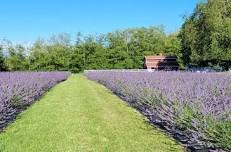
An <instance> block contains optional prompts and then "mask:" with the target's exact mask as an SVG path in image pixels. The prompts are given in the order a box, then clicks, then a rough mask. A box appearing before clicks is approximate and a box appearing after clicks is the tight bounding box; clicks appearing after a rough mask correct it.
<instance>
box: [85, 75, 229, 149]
mask: <svg viewBox="0 0 231 152" xmlns="http://www.w3.org/2000/svg"><path fill="white" fill-rule="evenodd" d="M86 76H87V77H88V78H89V79H91V80H94V81H96V82H99V83H101V84H103V85H105V86H106V87H107V88H109V89H110V90H111V91H113V92H114V93H115V94H116V95H118V96H119V97H120V98H122V99H123V100H125V101H127V103H129V104H130V105H131V106H133V107H135V108H136V109H138V110H139V111H140V112H141V113H142V114H143V115H145V116H147V117H148V118H149V120H150V121H151V122H152V123H154V124H156V125H158V126H160V127H161V128H164V129H165V130H167V131H168V132H169V133H171V134H172V135H173V136H174V137H176V138H177V139H178V140H180V141H181V142H182V143H185V144H186V145H187V147H188V148H190V149H192V150H205V151H208V150H216V151H222V150H221V149H223V150H225V151H229V150H231V90H230V89H231V77H230V74H228V73H191V72H135V71H133V72H131V71H110V70H109V71H86Z"/></svg>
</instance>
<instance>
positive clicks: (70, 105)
mask: <svg viewBox="0 0 231 152" xmlns="http://www.w3.org/2000/svg"><path fill="white" fill-rule="evenodd" d="M0 151H1V152H3V151H4V152H5V151H6V152H35V151H36V152H78V151H87V152H88V151H93V152H94V151H95V152H108V151H110V152H116V151H118V152H129V151H130V152H149V151H157V152H161V151H163V152H165V151H166V152H169V151H177V152H178V151H184V148H183V147H182V146H180V145H179V144H177V143H176V142H175V141H174V140H173V139H171V138H170V137H168V136H167V135H165V134H164V133H163V132H161V131H160V130H159V129H157V128H154V127H152V126H151V125H149V124H148V122H147V120H145V118H144V117H143V116H142V115H141V114H139V113H138V112H136V111H135V110H134V109H132V108H130V107H128V106H127V105H126V104H125V103H124V102H123V101H121V99H119V98H118V97H116V96H115V95H113V94H111V93H110V92H109V91H108V90H107V89H106V88H104V87H103V86H101V85H99V84H97V83H95V82H92V81H89V80H87V79H86V78H85V77H84V76H82V75H77V76H76V75H75V76H71V77H70V78H69V79H68V80H67V81H65V82H63V83H61V84H59V85H57V86H56V87H54V88H53V89H52V90H51V91H49V92H48V93H47V94H46V95H45V96H44V97H43V98H42V99H41V100H40V101H39V102H37V103H35V104H34V105H33V106H32V107H30V108H28V110H26V111H24V112H23V113H21V114H20V115H19V116H18V119H17V120H16V121H15V122H14V123H12V124H11V125H10V126H8V127H7V129H6V130H5V132H3V133H1V134H0Z"/></svg>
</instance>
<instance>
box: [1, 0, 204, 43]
mask: <svg viewBox="0 0 231 152" xmlns="http://www.w3.org/2000/svg"><path fill="white" fill-rule="evenodd" d="M199 1H200V0H5V1H1V9H0V39H2V38H6V39H9V40H12V41H13V42H18V43H23V42H33V41H34V40H36V39H37V38H38V37H41V38H48V37H49V36H51V35H53V34H57V33H63V32H66V33H70V34H71V35H72V36H73V38H74V36H75V34H76V33H77V32H82V33H85V34H94V33H106V32H110V31H114V30H116V29H125V28H130V27H142V26H152V25H154V26H155V25H163V26H164V27H165V29H166V31H167V32H168V33H171V32H174V31H176V30H178V29H179V28H180V26H181V24H182V23H183V19H182V18H183V16H184V15H189V14H191V13H192V11H193V9H194V8H195V6H196V3H198V2H199Z"/></svg>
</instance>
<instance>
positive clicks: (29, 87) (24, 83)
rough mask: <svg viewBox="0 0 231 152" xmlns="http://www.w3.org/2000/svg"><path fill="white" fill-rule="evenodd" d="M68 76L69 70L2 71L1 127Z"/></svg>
mask: <svg viewBox="0 0 231 152" xmlns="http://www.w3.org/2000/svg"><path fill="white" fill-rule="evenodd" d="M68 76H69V73H68V72H11V73H10V72H9V73H8V72H7V73H3V72H2V73H1V72H0V129H1V128H3V127H4V126H5V125H6V124H7V123H8V122H10V121H11V120H12V119H14V118H15V117H16V115H17V114H18V113H19V112H20V111H22V110H23V109H24V108H26V107H27V106H29V105H31V104H32V103H33V102H35V101H36V100H37V99H38V98H39V97H41V95H42V94H43V93H44V92H46V91H47V90H48V89H50V88H51V87H53V86H54V85H55V84H57V83H58V82H61V81H64V80H66V79H67V78H68Z"/></svg>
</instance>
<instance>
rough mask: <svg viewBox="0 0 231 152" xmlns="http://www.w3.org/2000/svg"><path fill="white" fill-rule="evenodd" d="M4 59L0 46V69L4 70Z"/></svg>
mask: <svg viewBox="0 0 231 152" xmlns="http://www.w3.org/2000/svg"><path fill="white" fill-rule="evenodd" d="M4 61H5V58H4V55H3V51H2V48H1V46H0V71H4V70H5V64H4Z"/></svg>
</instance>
